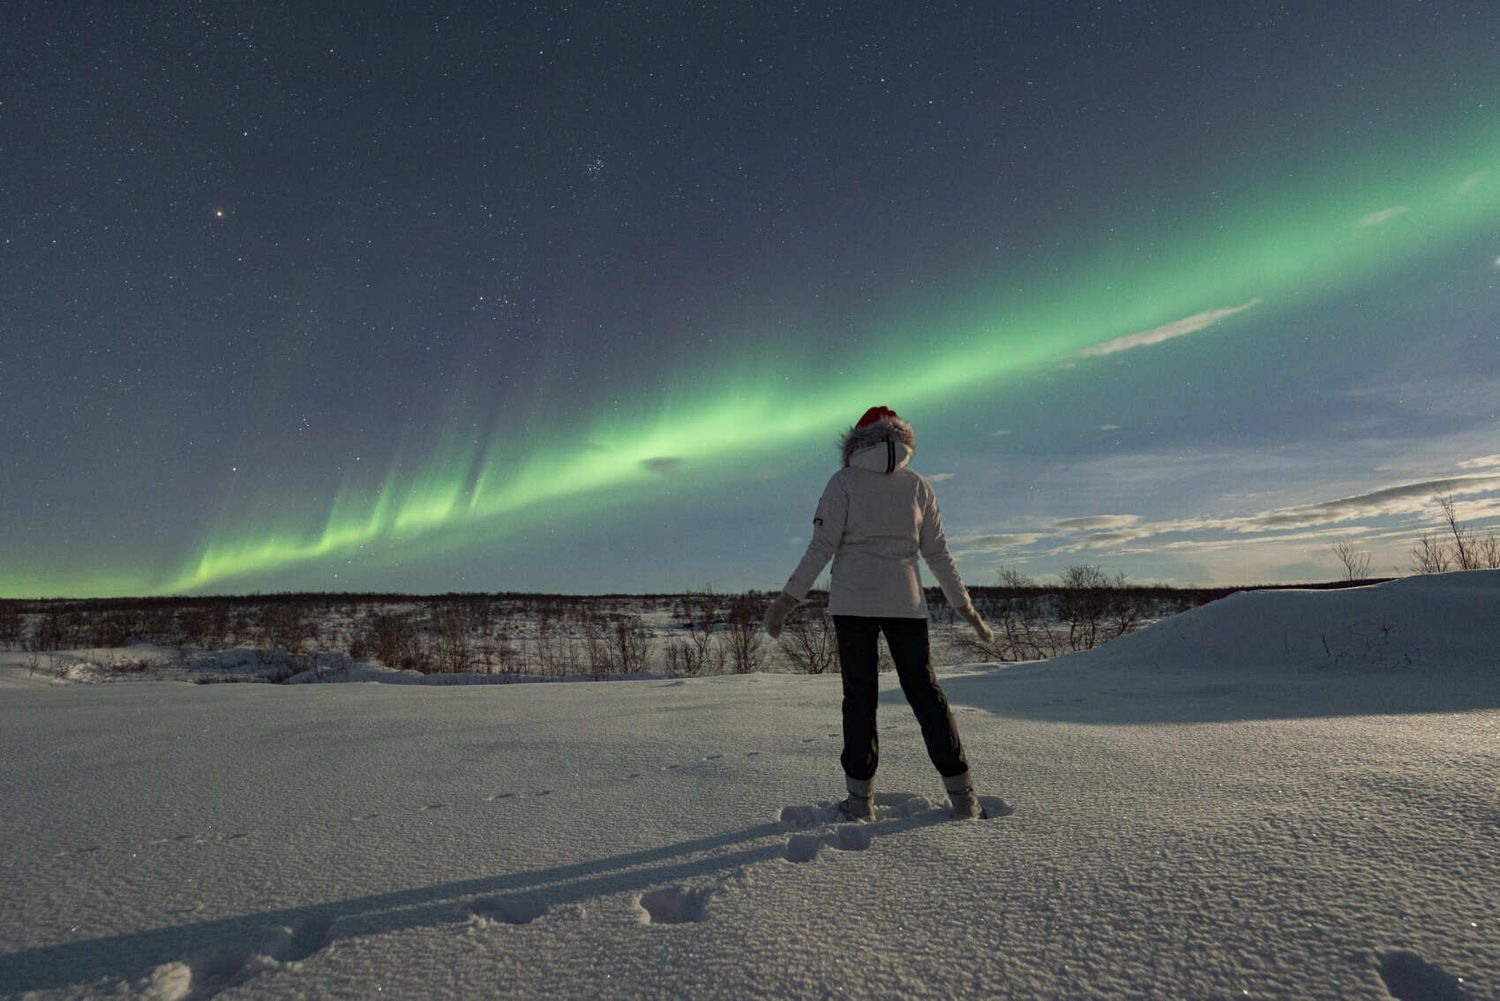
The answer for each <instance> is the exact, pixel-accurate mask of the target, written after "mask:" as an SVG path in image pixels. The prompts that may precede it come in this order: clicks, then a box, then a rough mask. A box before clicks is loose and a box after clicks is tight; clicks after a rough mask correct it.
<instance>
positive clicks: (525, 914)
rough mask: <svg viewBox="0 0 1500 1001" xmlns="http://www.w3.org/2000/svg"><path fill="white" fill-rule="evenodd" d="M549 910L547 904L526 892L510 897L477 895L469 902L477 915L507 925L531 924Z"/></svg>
mask: <svg viewBox="0 0 1500 1001" xmlns="http://www.w3.org/2000/svg"><path fill="white" fill-rule="evenodd" d="M547 911H548V907H547V905H546V904H545V903H543V902H542V901H541V900H540V899H538V898H536V897H530V896H526V895H524V894H518V895H515V896H509V897H475V898H474V900H473V901H471V902H470V903H469V912H470V913H471V914H473V915H474V916H475V917H478V918H482V919H483V920H485V921H489V922H499V923H501V924H507V925H528V924H531V922H533V921H535V920H536V919H537V918H539V917H541V916H542V915H543V914H546V913H547Z"/></svg>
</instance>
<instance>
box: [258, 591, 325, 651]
mask: <svg viewBox="0 0 1500 1001" xmlns="http://www.w3.org/2000/svg"><path fill="white" fill-rule="evenodd" d="M312 631H313V630H312V623H311V622H310V621H309V619H308V613H307V610H306V609H305V608H302V607H301V606H299V605H296V604H293V603H292V602H289V601H287V602H273V603H271V604H267V605H264V606H262V608H261V610H260V628H259V630H258V632H259V634H260V637H259V638H260V640H261V641H262V642H264V643H265V644H266V645H268V646H272V647H277V648H280V649H282V650H285V651H287V652H288V653H296V652H297V651H298V650H300V649H301V647H302V642H303V640H306V639H307V638H308V637H310V636H311V635H312Z"/></svg>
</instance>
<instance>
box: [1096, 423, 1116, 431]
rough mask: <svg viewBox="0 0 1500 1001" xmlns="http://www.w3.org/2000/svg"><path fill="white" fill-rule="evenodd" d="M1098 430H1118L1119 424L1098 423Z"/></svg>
mask: <svg viewBox="0 0 1500 1001" xmlns="http://www.w3.org/2000/svg"><path fill="white" fill-rule="evenodd" d="M1099 430H1100V431H1118V430H1120V425H1118V424H1100V425H1099Z"/></svg>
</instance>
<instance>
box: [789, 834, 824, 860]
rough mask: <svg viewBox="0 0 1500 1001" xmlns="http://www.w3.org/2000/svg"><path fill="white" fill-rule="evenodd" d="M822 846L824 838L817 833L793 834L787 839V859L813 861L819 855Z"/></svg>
mask: <svg viewBox="0 0 1500 1001" xmlns="http://www.w3.org/2000/svg"><path fill="white" fill-rule="evenodd" d="M822 847H823V839H822V838H820V837H818V836H817V835H816V834H793V835H792V836H791V837H790V838H787V841H786V860H787V861H788V862H799V863H800V862H811V861H812V860H813V859H815V858H817V857H818V851H819V849H821V848H822Z"/></svg>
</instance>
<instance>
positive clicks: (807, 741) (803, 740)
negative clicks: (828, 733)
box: [802, 737, 818, 744]
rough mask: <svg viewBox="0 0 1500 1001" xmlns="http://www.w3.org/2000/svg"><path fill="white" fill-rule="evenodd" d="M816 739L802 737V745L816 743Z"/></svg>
mask: <svg viewBox="0 0 1500 1001" xmlns="http://www.w3.org/2000/svg"><path fill="white" fill-rule="evenodd" d="M817 739H818V738H817V737H803V738H802V743H804V744H812V743H816V742H817Z"/></svg>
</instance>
